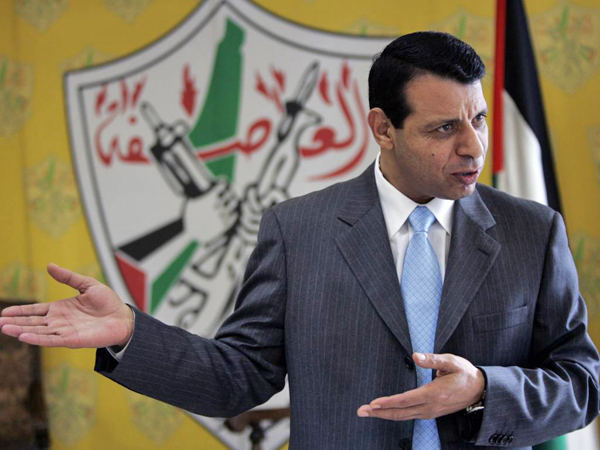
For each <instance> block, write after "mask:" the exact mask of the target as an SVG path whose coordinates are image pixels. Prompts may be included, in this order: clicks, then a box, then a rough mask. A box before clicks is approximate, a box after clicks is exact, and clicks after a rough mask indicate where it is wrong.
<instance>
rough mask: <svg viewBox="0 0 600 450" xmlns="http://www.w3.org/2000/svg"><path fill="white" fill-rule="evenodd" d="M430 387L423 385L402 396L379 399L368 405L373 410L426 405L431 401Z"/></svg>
mask: <svg viewBox="0 0 600 450" xmlns="http://www.w3.org/2000/svg"><path fill="white" fill-rule="evenodd" d="M430 390H431V387H430V385H429V384H426V385H423V386H421V387H419V388H417V389H411V390H410V391H406V392H403V393H402V394H396V395H390V396H388V397H380V398H376V399H375V400H373V401H372V402H371V403H369V406H370V407H371V408H373V409H388V408H410V407H413V406H419V405H423V404H425V403H427V402H428V401H430V399H431V394H430Z"/></svg>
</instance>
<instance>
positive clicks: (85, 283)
mask: <svg viewBox="0 0 600 450" xmlns="http://www.w3.org/2000/svg"><path fill="white" fill-rule="evenodd" d="M47 270H48V273H49V274H50V276H51V277H52V278H54V279H55V280H56V281H58V282H59V283H62V284H66V285H67V286H70V287H72V288H73V289H77V290H78V291H79V292H84V291H85V290H87V289H89V288H90V287H91V286H93V285H94V284H97V283H98V282H97V281H96V280H94V279H93V278H91V277H84V276H83V275H80V274H78V273H75V272H73V271H71V270H69V269H65V268H64V267H60V266H57V265H56V264H54V263H50V264H48V267H47Z"/></svg>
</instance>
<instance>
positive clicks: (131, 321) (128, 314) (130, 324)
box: [113, 303, 135, 349]
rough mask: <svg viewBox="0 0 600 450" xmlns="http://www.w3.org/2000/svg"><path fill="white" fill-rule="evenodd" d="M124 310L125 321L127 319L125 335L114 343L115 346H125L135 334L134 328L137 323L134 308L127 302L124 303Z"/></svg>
mask: <svg viewBox="0 0 600 450" xmlns="http://www.w3.org/2000/svg"><path fill="white" fill-rule="evenodd" d="M123 308H124V309H123V311H124V318H125V319H124V321H125V330H126V331H125V336H124V337H123V339H122V340H121V341H120V342H118V343H117V344H116V345H114V346H113V347H120V348H121V349H122V348H123V347H125V346H126V345H127V344H128V343H129V341H130V340H131V337H132V336H133V329H134V325H135V315H134V313H133V310H132V309H131V307H130V306H129V305H127V304H126V303H123Z"/></svg>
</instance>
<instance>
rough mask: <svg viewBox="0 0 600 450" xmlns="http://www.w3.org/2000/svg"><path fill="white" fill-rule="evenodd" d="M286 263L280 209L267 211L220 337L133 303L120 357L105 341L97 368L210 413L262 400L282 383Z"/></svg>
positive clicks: (227, 413) (161, 396) (121, 381)
mask: <svg viewBox="0 0 600 450" xmlns="http://www.w3.org/2000/svg"><path fill="white" fill-rule="evenodd" d="M285 295H286V264H285V251H284V244H283V240H282V237H281V232H280V228H279V224H278V221H277V219H276V217H275V214H274V213H273V212H272V211H270V210H268V211H266V212H265V214H264V215H263V218H262V221H261V226H260V232H259V236H258V244H257V246H256V248H255V250H254V252H253V253H252V256H251V257H250V260H249V262H248V266H247V269H246V275H245V280H244V284H243V286H242V289H241V291H240V294H239V296H238V300H237V305H236V310H235V311H234V313H233V314H232V315H231V316H230V317H229V318H228V319H227V321H226V322H225V323H224V324H223V326H222V327H221V329H220V330H219V332H218V333H217V336H216V338H215V339H204V338H201V337H199V336H197V335H194V334H192V333H189V332H188V331H185V330H183V329H181V328H177V327H173V326H169V325H166V324H164V323H162V322H160V321H158V320H156V319H154V318H152V317H150V316H149V315H147V314H145V313H143V312H140V311H136V314H135V331H134V334H133V337H132V339H131V341H130V343H129V346H128V348H127V350H126V352H125V353H124V355H123V358H122V360H121V362H117V361H116V360H115V359H114V358H113V357H112V356H111V355H110V354H109V352H108V351H107V350H106V349H99V350H98V351H97V354H96V367H95V370H96V371H98V372H99V373H101V374H102V375H104V376H106V377H108V378H110V379H111V380H113V381H116V382H117V383H119V384H121V385H123V386H125V387H127V388H128V389H131V390H133V391H135V392H138V393H140V394H143V395H147V396H149V397H153V398H155V399H157V400H160V401H163V402H166V403H169V404H171V405H175V406H178V407H180V408H183V409H186V410H188V411H191V412H194V413H196V414H201V415H205V416H218V417H229V416H233V415H236V414H239V413H241V412H243V411H245V410H248V409H250V408H252V407H253V406H255V405H258V404H261V403H264V402H265V401H267V400H268V399H269V398H270V397H271V396H272V395H273V394H275V393H276V392H278V391H280V390H281V389H282V388H283V387H284V385H285V375H286V369H285V351H284V330H283V322H284V311H285Z"/></svg>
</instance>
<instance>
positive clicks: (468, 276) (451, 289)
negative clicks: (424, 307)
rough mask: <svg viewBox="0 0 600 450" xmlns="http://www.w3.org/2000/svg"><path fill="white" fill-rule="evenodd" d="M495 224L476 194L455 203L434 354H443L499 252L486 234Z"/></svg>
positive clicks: (497, 247) (493, 240) (498, 245)
mask: <svg viewBox="0 0 600 450" xmlns="http://www.w3.org/2000/svg"><path fill="white" fill-rule="evenodd" d="M495 224H496V222H495V220H494V218H493V217H492V215H491V213H490V212H489V210H488V209H487V207H486V206H485V204H484V203H483V200H481V197H480V196H479V193H478V192H477V191H475V192H474V193H473V194H472V195H470V196H469V197H466V198H464V199H461V200H459V201H458V202H457V203H456V205H455V208H454V223H453V226H452V241H451V244H450V253H449V255H448V264H447V265H446V276H445V280H444V287H443V290H442V300H441V303H440V312H439V316H438V328H437V333H436V338H435V352H436V353H440V352H441V351H442V349H443V347H444V345H445V344H446V342H447V341H448V339H449V338H450V336H451V335H452V333H453V332H454V330H455V329H456V327H457V326H458V324H459V322H460V320H461V319H462V317H463V316H464V314H465V312H466V310H467V308H468V307H469V305H470V303H471V301H473V298H474V297H475V294H476V293H477V291H478V290H479V288H480V287H481V285H482V283H483V281H484V279H485V277H486V276H487V274H488V273H489V271H490V269H491V267H492V265H493V264H494V261H495V260H496V258H497V257H498V254H499V253H500V248H501V245H500V243H498V242H497V241H496V240H495V239H493V238H492V237H490V236H489V235H488V234H487V233H486V231H487V230H488V229H490V228H491V227H493V226H494V225H495Z"/></svg>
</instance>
